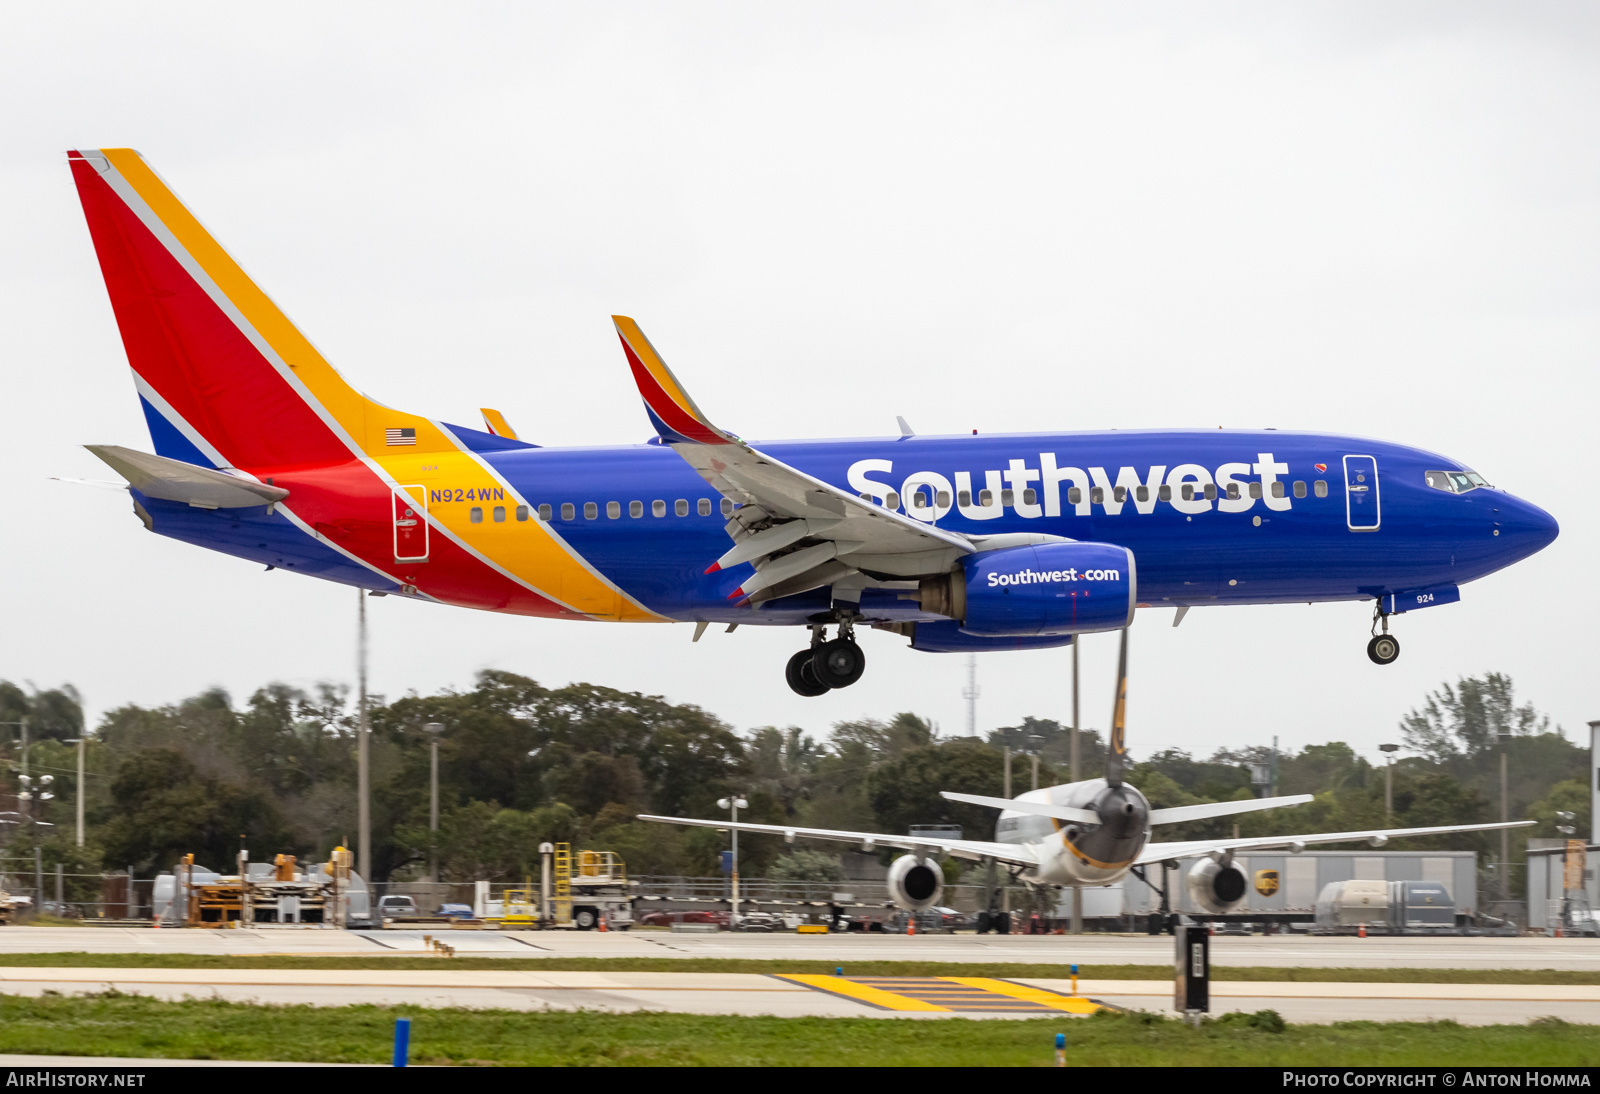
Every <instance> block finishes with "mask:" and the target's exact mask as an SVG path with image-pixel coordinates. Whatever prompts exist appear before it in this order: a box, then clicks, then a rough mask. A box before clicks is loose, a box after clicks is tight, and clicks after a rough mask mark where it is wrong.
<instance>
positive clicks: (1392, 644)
mask: <svg viewBox="0 0 1600 1094" xmlns="http://www.w3.org/2000/svg"><path fill="white" fill-rule="evenodd" d="M1380 604H1381V601H1380ZM1380 621H1381V622H1382V623H1383V633H1382V634H1378V633H1376V632H1377V629H1378V623H1379V622H1380ZM1372 629H1373V632H1374V633H1373V636H1372V641H1371V642H1368V643H1367V656H1368V657H1369V658H1371V660H1372V663H1373V664H1374V665H1392V664H1394V661H1395V658H1397V657H1399V656H1400V639H1398V638H1396V637H1395V636H1394V635H1392V634H1390V633H1389V614H1388V613H1387V612H1385V611H1383V610H1382V609H1381V608H1380V609H1379V610H1377V611H1374V612H1373V613H1372Z"/></svg>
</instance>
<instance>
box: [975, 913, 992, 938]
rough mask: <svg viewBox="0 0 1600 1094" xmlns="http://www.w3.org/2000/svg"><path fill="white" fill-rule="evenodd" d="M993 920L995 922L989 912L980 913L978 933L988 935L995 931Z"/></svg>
mask: <svg viewBox="0 0 1600 1094" xmlns="http://www.w3.org/2000/svg"><path fill="white" fill-rule="evenodd" d="M993 920H994V916H993V915H991V914H990V913H989V912H979V913H978V933H979V934H988V933H989V932H990V931H991V930H993V929H994V922H993Z"/></svg>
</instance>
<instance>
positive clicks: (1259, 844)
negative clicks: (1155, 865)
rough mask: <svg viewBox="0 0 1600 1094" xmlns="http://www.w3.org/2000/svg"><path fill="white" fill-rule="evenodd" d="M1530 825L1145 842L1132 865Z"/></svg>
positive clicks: (1480, 825) (1519, 823)
mask: <svg viewBox="0 0 1600 1094" xmlns="http://www.w3.org/2000/svg"><path fill="white" fill-rule="evenodd" d="M1533 823H1534V822H1533V821H1531V820H1528V821H1505V822H1499V821H1497V822H1495V823H1494V824H1446V825H1442V826H1439V827H1436V828H1374V829H1371V830H1370V831H1366V832H1317V833H1313V834H1311V835H1304V836H1255V837H1246V838H1244V839H1215V840H1188V841H1186V842H1184V843H1148V844H1145V848H1144V851H1143V852H1141V853H1140V855H1139V860H1138V862H1136V863H1135V864H1134V865H1136V866H1142V865H1144V864H1145V863H1147V862H1161V861H1162V860H1164V859H1181V858H1195V857H1196V856H1199V855H1209V854H1211V853H1212V852H1213V851H1255V850H1265V849H1267V848H1272V847H1278V848H1283V847H1287V848H1300V847H1309V846H1311V845H1312V844H1313V843H1351V842H1354V841H1356V840H1382V841H1384V842H1388V841H1389V840H1392V839H1403V838H1405V837H1406V836H1442V835H1445V834H1447V833H1450V832H1488V831H1492V830H1494V829H1497V828H1525V827H1527V826H1528V825H1530V824H1533Z"/></svg>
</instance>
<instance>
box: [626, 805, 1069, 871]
mask: <svg viewBox="0 0 1600 1094" xmlns="http://www.w3.org/2000/svg"><path fill="white" fill-rule="evenodd" d="M639 819H640V820H642V821H655V822H656V823H658V824H682V825H686V826H689V827H692V828H726V829H730V830H735V831H739V832H755V833H757V834H759V835H764V836H782V837H783V838H784V839H786V840H787V839H825V840H835V841H837V842H839V843H859V844H861V845H863V846H869V847H897V848H900V849H902V850H906V851H916V850H919V849H920V850H923V851H927V850H935V849H936V850H939V851H943V852H944V853H945V854H947V855H953V856H955V857H956V858H965V859H974V860H978V859H985V858H992V859H995V860H996V861H998V862H1010V863H1014V864H1015V865H1018V866H1037V865H1038V864H1039V859H1038V858H1037V857H1036V856H1035V855H1034V854H1033V852H1032V851H1031V850H1029V849H1028V848H1027V847H1025V846H1023V845H1021V844H1016V843H989V842H987V841H984V840H960V839H931V838H923V837H921V836H918V837H916V838H914V839H913V838H912V837H910V836H890V835H885V834H884V833H882V832H845V831H840V830H838V829H833V828H798V827H795V826H793V825H784V824H750V823H748V822H746V821H739V822H738V823H734V822H731V821H722V820H698V819H689V818H685V817H655V816H650V815H649V814H645V813H641V814H639Z"/></svg>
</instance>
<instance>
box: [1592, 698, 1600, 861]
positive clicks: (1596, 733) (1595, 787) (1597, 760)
mask: <svg viewBox="0 0 1600 1094" xmlns="http://www.w3.org/2000/svg"><path fill="white" fill-rule="evenodd" d="M1589 842H1590V843H1600V722H1590V723H1589Z"/></svg>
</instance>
